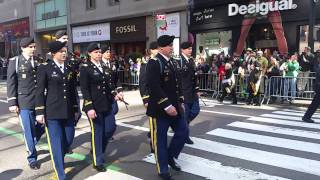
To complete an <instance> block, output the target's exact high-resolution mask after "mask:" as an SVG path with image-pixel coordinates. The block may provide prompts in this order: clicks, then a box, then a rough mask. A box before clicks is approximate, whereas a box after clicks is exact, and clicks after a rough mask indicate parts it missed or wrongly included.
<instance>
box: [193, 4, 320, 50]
mask: <svg viewBox="0 0 320 180" xmlns="http://www.w3.org/2000/svg"><path fill="white" fill-rule="evenodd" d="M249 2H250V3H249ZM309 2H310V1H305V0H303V1H301V0H281V1H280V0H260V1H259V0H258V1H248V0H223V1H222V0H215V1H208V0H203V1H193V3H191V4H190V25H189V31H190V32H191V33H192V34H193V37H194V39H195V43H196V49H197V50H198V49H199V46H203V47H204V49H205V50H206V52H207V54H208V55H209V56H210V55H212V54H213V53H217V52H221V51H224V52H225V53H229V54H233V53H235V54H236V55H240V54H241V53H242V51H243V50H244V49H245V48H248V47H250V48H253V49H266V48H268V49H271V50H277V51H280V53H283V54H286V53H293V52H301V51H302V50H303V48H304V47H306V46H307V45H308V28H309V27H308V24H309V11H308V9H310V4H309ZM319 10H320V7H319V3H318V4H317V5H316V21H317V23H316V24H318V25H316V26H315V29H314V39H315V49H320V11H319Z"/></svg>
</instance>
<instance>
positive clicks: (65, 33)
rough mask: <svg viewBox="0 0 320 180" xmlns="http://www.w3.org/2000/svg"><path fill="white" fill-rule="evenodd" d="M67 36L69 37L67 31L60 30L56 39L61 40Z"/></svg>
mask: <svg viewBox="0 0 320 180" xmlns="http://www.w3.org/2000/svg"><path fill="white" fill-rule="evenodd" d="M65 35H67V31H66V30H59V31H57V32H56V35H55V37H56V38H57V39H60V38H61V37H62V36H65Z"/></svg>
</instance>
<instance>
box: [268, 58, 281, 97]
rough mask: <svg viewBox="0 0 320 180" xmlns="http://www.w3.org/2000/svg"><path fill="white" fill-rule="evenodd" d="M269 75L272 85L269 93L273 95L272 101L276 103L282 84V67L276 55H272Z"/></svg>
mask: <svg viewBox="0 0 320 180" xmlns="http://www.w3.org/2000/svg"><path fill="white" fill-rule="evenodd" d="M267 76H268V78H269V80H270V82H269V85H270V86H269V89H268V93H269V94H268V95H269V96H271V101H270V103H274V102H275V101H276V100H277V98H276V96H277V95H278V93H279V92H280V86H281V83H280V82H281V81H280V78H281V77H280V67H279V63H278V61H277V59H276V57H274V56H271V57H270V66H269V68H268V70H267Z"/></svg>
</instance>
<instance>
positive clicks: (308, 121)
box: [302, 118, 314, 123]
mask: <svg viewBox="0 0 320 180" xmlns="http://www.w3.org/2000/svg"><path fill="white" fill-rule="evenodd" d="M302 121H304V122H307V123H314V120H312V119H306V118H302Z"/></svg>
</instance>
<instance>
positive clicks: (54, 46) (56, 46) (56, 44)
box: [49, 41, 67, 54]
mask: <svg viewBox="0 0 320 180" xmlns="http://www.w3.org/2000/svg"><path fill="white" fill-rule="evenodd" d="M66 43H67V42H60V41H52V42H50V43H49V51H50V52H51V53H53V54H54V53H57V52H58V51H60V50H61V49H62V48H63V47H65V46H66Z"/></svg>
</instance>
